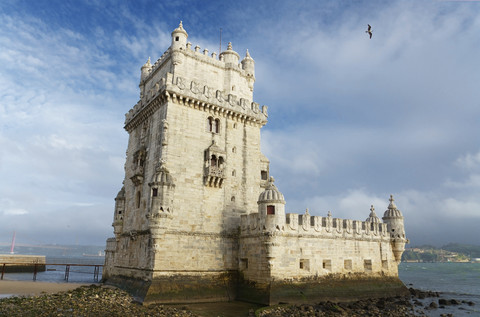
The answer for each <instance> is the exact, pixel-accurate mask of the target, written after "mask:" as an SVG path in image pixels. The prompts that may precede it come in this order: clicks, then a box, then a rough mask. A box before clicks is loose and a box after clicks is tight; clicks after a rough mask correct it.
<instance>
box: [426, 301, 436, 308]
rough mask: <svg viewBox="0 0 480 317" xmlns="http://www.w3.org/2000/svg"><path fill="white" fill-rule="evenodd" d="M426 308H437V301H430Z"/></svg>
mask: <svg viewBox="0 0 480 317" xmlns="http://www.w3.org/2000/svg"><path fill="white" fill-rule="evenodd" d="M427 308H428V309H437V308H438V305H437V303H435V302H431V303H430V305H428V307H427Z"/></svg>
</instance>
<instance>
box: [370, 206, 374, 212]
mask: <svg viewBox="0 0 480 317" xmlns="http://www.w3.org/2000/svg"><path fill="white" fill-rule="evenodd" d="M370 211H371V212H373V213H375V207H373V205H371V206H370Z"/></svg>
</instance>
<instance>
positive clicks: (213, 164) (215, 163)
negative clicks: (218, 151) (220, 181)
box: [210, 155, 217, 166]
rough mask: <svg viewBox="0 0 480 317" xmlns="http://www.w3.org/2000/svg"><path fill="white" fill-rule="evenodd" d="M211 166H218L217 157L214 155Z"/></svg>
mask: <svg viewBox="0 0 480 317" xmlns="http://www.w3.org/2000/svg"><path fill="white" fill-rule="evenodd" d="M210 165H211V166H217V157H216V156H215V155H212V158H211V159H210Z"/></svg>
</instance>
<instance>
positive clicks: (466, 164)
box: [455, 152, 480, 170]
mask: <svg viewBox="0 0 480 317" xmlns="http://www.w3.org/2000/svg"><path fill="white" fill-rule="evenodd" d="M455 165H456V166H458V167H460V168H462V169H467V170H475V169H478V168H480V152H477V153H475V154H471V153H467V154H465V155H462V156H460V157H459V158H457V160H456V161H455Z"/></svg>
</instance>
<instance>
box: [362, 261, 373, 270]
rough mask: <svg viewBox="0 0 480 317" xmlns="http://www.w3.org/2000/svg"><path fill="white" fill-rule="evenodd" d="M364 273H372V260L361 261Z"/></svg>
mask: <svg viewBox="0 0 480 317" xmlns="http://www.w3.org/2000/svg"><path fill="white" fill-rule="evenodd" d="M363 268H364V269H365V272H372V260H363Z"/></svg>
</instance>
